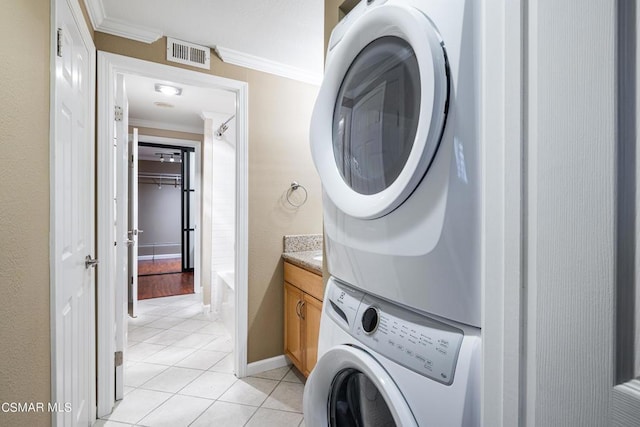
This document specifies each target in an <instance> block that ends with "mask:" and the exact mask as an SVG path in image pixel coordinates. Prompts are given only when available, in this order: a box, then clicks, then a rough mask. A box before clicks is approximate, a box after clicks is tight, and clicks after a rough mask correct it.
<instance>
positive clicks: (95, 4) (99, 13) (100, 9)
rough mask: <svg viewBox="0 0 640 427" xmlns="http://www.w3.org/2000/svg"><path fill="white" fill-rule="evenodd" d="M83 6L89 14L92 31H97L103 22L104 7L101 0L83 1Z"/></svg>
mask: <svg viewBox="0 0 640 427" xmlns="http://www.w3.org/2000/svg"><path fill="white" fill-rule="evenodd" d="M84 5H85V7H86V8H87V13H88V14H89V20H90V21H91V25H92V26H93V29H94V30H97V29H98V27H99V26H100V25H102V21H104V18H105V15H104V6H103V5H102V0H84Z"/></svg>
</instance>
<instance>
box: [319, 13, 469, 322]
mask: <svg viewBox="0 0 640 427" xmlns="http://www.w3.org/2000/svg"><path fill="white" fill-rule="evenodd" d="M478 16H479V2H478V1H474V0H388V1H385V0H374V1H365V0H363V1H361V2H360V4H359V5H358V6H357V7H356V8H355V9H354V10H353V11H352V12H351V13H350V14H348V15H347V17H346V18H345V19H344V20H343V21H342V22H341V23H340V24H338V26H337V27H336V29H335V30H334V32H333V33H332V37H331V40H330V45H329V46H330V50H329V52H328V55H327V65H326V70H325V78H324V81H323V83H322V86H321V88H320V92H319V95H318V99H317V101H316V105H315V108H314V112H313V116H312V121H311V135H310V138H311V151H312V155H313V159H314V162H315V165H316V168H317V170H318V173H319V175H320V178H321V180H322V185H323V190H324V197H323V209H324V226H325V232H326V234H325V235H326V247H327V265H328V269H329V273H330V274H331V275H332V276H335V277H337V278H338V279H340V280H341V281H343V282H346V283H349V284H351V285H353V286H356V287H358V288H360V289H363V290H365V291H367V292H369V293H372V294H375V295H378V296H381V297H383V298H385V299H389V300H391V301H397V302H400V303H402V304H404V305H407V306H410V307H413V308H416V309H419V310H422V311H426V312H428V313H433V314H436V315H438V316H442V317H444V318H448V319H452V320H455V321H458V322H462V323H465V324H468V325H473V326H476V327H479V326H480V250H479V247H480V150H479V65H480V62H479V61H480V58H479V55H478V52H479V44H480V38H479V31H478V30H479V25H478Z"/></svg>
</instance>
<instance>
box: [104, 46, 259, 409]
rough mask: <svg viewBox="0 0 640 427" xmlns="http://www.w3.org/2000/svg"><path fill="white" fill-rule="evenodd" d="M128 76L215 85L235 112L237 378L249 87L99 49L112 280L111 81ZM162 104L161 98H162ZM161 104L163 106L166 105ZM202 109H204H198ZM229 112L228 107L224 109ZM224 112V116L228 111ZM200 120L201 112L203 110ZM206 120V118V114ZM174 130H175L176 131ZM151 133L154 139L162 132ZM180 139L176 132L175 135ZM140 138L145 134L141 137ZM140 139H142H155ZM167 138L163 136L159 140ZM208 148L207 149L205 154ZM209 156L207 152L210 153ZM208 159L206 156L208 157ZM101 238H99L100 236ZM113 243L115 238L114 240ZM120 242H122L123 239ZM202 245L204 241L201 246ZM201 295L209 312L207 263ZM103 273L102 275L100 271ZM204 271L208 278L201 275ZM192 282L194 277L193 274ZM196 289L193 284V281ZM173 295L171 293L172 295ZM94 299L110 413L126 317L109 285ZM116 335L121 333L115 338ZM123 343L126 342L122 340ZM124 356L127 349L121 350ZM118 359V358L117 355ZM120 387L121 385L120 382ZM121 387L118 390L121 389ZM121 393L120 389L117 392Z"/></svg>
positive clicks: (242, 345)
mask: <svg viewBox="0 0 640 427" xmlns="http://www.w3.org/2000/svg"><path fill="white" fill-rule="evenodd" d="M122 75H133V76H142V77H147V78H152V79H160V80H162V81H163V82H171V83H175V84H177V85H181V86H184V87H189V88H196V89H197V90H199V91H205V90H206V89H215V90H219V91H223V92H226V93H228V94H231V95H232V96H233V99H234V102H233V112H232V114H233V115H235V118H236V120H235V122H233V125H234V131H235V138H236V141H235V145H236V156H235V166H236V167H235V174H236V176H235V178H236V179H235V194H236V197H235V206H234V207H235V243H236V246H235V255H236V256H235V262H234V267H235V268H234V277H235V283H234V285H235V290H236V292H235V295H234V299H235V313H234V326H235V328H234V335H233V336H232V337H231V343H232V345H233V348H234V352H233V356H232V362H233V363H232V365H233V372H234V373H235V375H236V376H237V377H244V376H245V372H246V365H247V361H246V354H247V348H246V340H247V259H248V236H247V234H248V230H247V228H248V227H247V225H248V224H247V223H248V220H247V213H248V206H247V205H248V203H247V169H248V168H247V114H248V105H247V101H248V97H247V93H248V92H247V89H248V86H247V84H246V83H244V82H238V81H234V80H230V79H225V78H221V77H216V76H212V75H207V74H204V73H199V72H194V71H189V70H185V69H180V68H175V67H171V66H167V65H162V64H156V63H150V62H146V61H141V60H137V59H133V58H128V57H123V56H119V55H113V54H108V53H104V52H99V53H98V99H99V102H98V118H99V119H98V150H99V153H98V158H99V162H98V170H99V172H98V192H99V196H98V198H99V203H98V211H99V215H98V224H99V225H98V230H99V232H98V234H99V240H100V241H99V248H102V250H103V253H104V254H105V259H104V263H103V264H101V265H102V266H103V269H102V270H101V273H99V280H100V282H101V283H115V281H114V280H112V279H113V277H114V276H115V273H114V271H115V268H116V267H115V266H116V262H115V261H116V259H115V257H113V256H111V251H112V248H113V242H114V241H116V238H115V236H113V227H112V224H113V223H114V220H115V218H114V216H115V214H114V210H113V209H112V208H111V204H112V200H113V196H110V195H111V194H113V192H112V191H111V190H112V185H113V181H114V179H113V178H114V174H115V170H116V162H117V159H116V158H115V156H114V154H113V151H112V150H111V149H110V141H113V138H114V126H113V120H114V114H115V111H117V110H116V109H114V106H115V100H114V95H113V94H114V93H115V90H114V89H115V82H116V80H117V77H118V76H122ZM162 104H165V103H162ZM165 106H166V105H165ZM203 113H204V111H203ZM224 113H225V115H228V114H229V112H224ZM227 117H228V116H227ZM203 119H204V115H203ZM207 120H209V119H207ZM132 124H133V125H135V126H137V127H143V126H142V125H143V124H144V125H145V126H144V127H147V128H149V127H151V126H147V123H132ZM178 133H179V132H178ZM206 133H208V137H209V138H213V128H209V129H208V130H207V129H205V134H206ZM144 134H145V129H141V132H140V135H141V136H142V135H144ZM152 136H153V137H154V138H155V139H156V140H157V139H162V138H163V137H159V136H157V134H155V135H153V134H152ZM178 138H179V137H178ZM141 140H143V141H144V139H142V138H141ZM156 140H154V141H145V142H157V141H156ZM163 142H166V141H163ZM210 145H211V144H209V145H207V135H205V142H204V143H203V146H202V154H203V156H202V157H203V163H202V168H203V169H202V175H203V178H204V179H203V180H202V182H203V185H204V184H207V185H209V186H210V184H211V182H210V180H209V181H207V180H206V174H207V173H210V171H209V172H207V169H208V168H210V165H209V163H208V160H207V155H209V156H211V152H210V148H211V147H210ZM207 150H209V152H208V153H207ZM209 159H211V157H209ZM209 162H210V160H209ZM210 191H211V188H209V189H207V188H206V187H204V186H203V187H202V193H203V196H204V197H203V205H202V209H201V210H202V211H203V212H204V211H206V210H207V209H209V210H211V197H210ZM205 225H206V224H205V223H204V218H203V224H202V226H201V227H200V229H199V230H198V229H197V228H196V229H195V230H194V234H195V236H196V239H197V236H200V238H201V239H204V238H210V236H207V232H206V227H205ZM101 236H102V238H101V239H100V237H101ZM116 244H118V242H117V241H116ZM122 244H126V243H125V242H122ZM203 248H204V245H203ZM197 261H198V260H197V258H196V259H195V260H194V264H196V265H195V273H196V274H197V272H198V268H197ZM201 261H202V262H203V263H204V262H205V261H206V262H209V261H210V253H209V254H206V253H205V251H204V249H203V256H202V259H201ZM201 272H202V276H203V278H202V285H203V286H202V288H203V289H202V296H201V298H200V300H199V301H200V311H201V312H203V311H208V310H209V309H210V307H211V285H212V283H211V271H210V269H207V267H206V266H204V265H203V266H202V268H201ZM100 274H102V276H101V275H100ZM207 274H208V275H209V277H208V278H207V277H206V275H207ZM196 282H197V278H196ZM114 286H117V285H114ZM196 292H197V286H196ZM171 298H175V297H171ZM97 299H98V304H99V306H100V307H101V308H102V310H101V311H100V312H99V313H98V416H104V415H106V414H108V413H109V412H111V410H112V408H113V406H114V404H115V396H116V395H118V390H117V389H118V387H119V386H118V384H117V382H116V381H114V378H115V371H116V369H115V366H114V363H113V361H114V358H113V354H114V353H115V349H116V348H117V340H118V339H124V337H125V336H126V327H127V318H126V316H117V315H116V310H115V308H116V307H117V306H119V305H120V304H125V302H124V301H122V300H121V298H120V299H118V298H116V293H115V292H114V291H113V289H112V288H110V287H109V286H104V287H101V288H99V291H98V298H97ZM114 324H115V325H116V331H115V332H114V331H113V328H112V326H111V325H114ZM118 337H120V338H118ZM123 347H126V346H125V345H123ZM124 359H125V360H126V351H125V355H124ZM116 360H117V358H116ZM120 387H122V386H121V385H120ZM120 392H121V390H120ZM120 395H121V394H120Z"/></svg>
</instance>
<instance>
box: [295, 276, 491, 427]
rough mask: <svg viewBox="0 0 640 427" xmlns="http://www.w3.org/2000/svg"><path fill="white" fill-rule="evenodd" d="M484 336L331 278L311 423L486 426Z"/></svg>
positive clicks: (310, 397) (307, 409)
mask: <svg viewBox="0 0 640 427" xmlns="http://www.w3.org/2000/svg"><path fill="white" fill-rule="evenodd" d="M479 333H480V330H479V329H476V328H473V327H469V326H466V325H462V324H457V323H453V322H448V321H445V320H443V319H435V318H433V317H427V316H424V315H422V314H420V313H417V312H415V311H412V310H407V309H405V308H403V307H400V306H398V305H396V304H391V303H388V302H386V301H383V300H380V299H379V298H376V297H373V296H370V295H367V294H365V293H363V292H361V291H358V290H356V289H353V288H350V287H348V286H346V285H344V284H339V283H337V282H336V281H335V280H334V279H333V278H332V279H330V280H329V283H328V284H327V289H326V292H325V299H324V304H323V313H322V319H321V323H320V341H319V348H318V363H317V364H316V367H315V368H314V369H313V371H312V372H311V375H310V376H309V378H308V379H307V383H306V385H305V389H304V400H303V406H304V417H305V424H306V425H307V426H310V427H327V426H330V427H346V426H367V427H378V426H380V427H382V426H384V427H391V426H399V427H411V426H448V427H459V426H464V427H473V426H479V425H480V381H479V379H478V372H479V360H480V337H479Z"/></svg>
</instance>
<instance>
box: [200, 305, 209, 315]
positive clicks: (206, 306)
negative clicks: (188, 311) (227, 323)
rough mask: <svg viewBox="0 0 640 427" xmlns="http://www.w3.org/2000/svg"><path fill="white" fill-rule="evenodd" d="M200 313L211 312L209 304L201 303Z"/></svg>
mask: <svg viewBox="0 0 640 427" xmlns="http://www.w3.org/2000/svg"><path fill="white" fill-rule="evenodd" d="M202 313H203V314H208V313H211V304H202Z"/></svg>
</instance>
